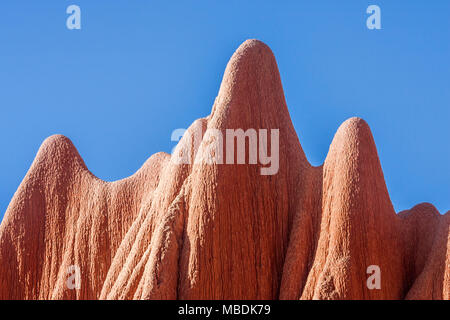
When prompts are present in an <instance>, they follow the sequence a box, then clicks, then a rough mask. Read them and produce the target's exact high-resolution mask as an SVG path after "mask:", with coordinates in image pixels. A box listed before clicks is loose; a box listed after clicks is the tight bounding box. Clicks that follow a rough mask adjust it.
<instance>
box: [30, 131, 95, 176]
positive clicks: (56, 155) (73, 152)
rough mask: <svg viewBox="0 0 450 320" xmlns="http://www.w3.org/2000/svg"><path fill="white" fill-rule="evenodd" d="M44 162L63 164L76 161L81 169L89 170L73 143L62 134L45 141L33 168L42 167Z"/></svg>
mask: <svg viewBox="0 0 450 320" xmlns="http://www.w3.org/2000/svg"><path fill="white" fill-rule="evenodd" d="M43 161H44V162H46V163H47V164H51V163H58V164H63V163H68V162H72V161H75V162H77V163H78V164H79V165H80V166H81V167H83V168H85V169H87V168H86V165H85V163H84V161H83V159H82V158H81V156H80V154H79V153H78V151H77V149H76V148H75V146H74V145H73V143H72V141H71V140H70V139H69V138H67V137H65V136H63V135H61V134H55V135H52V136H50V137H48V138H47V139H45V140H44V142H43V143H42V145H41V147H40V148H39V151H38V153H37V155H36V158H35V161H34V164H33V167H34V166H36V165H40V163H42V162H43Z"/></svg>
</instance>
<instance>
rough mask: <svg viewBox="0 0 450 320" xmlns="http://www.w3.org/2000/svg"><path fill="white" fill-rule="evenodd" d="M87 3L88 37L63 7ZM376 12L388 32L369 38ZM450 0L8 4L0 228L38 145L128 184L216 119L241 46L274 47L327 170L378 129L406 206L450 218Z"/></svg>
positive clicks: (0, 51) (0, 50)
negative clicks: (227, 72) (249, 42)
mask: <svg viewBox="0 0 450 320" xmlns="http://www.w3.org/2000/svg"><path fill="white" fill-rule="evenodd" d="M71 4H76V5H78V6H80V8H81V25H82V29H81V30H68V29H67V28H66V19H67V17H68V15H67V14H66V8H67V7H68V6H69V5H71ZM370 4H376V5H378V6H380V8H381V25H382V30H368V29H367V28H366V19H367V17H368V14H366V8H367V7H368V5H370ZM449 16H450V1H446V0H441V1H438V0H435V1H426V0H421V1H419V0H415V1H400V0H397V1H378V0H377V1H375V0H374V1H332V0H329V1H324V0H320V1H299V0H297V1H262V0H259V1H245V3H244V1H230V0H228V1H220V2H219V1H144V0H141V1H137V0H127V1H125V0H115V1H106V0H103V1H101V0H97V1H92V0H89V1H88V0H73V1H63V0H60V1H32V0H29V1H24V0H15V1H8V2H7V3H6V1H2V2H1V4H0V43H1V46H0V88H1V89H0V150H2V152H3V154H2V156H1V157H0V168H1V169H0V218H1V217H2V216H3V213H4V212H5V210H6V208H7V206H8V204H9V202H10V200H11V198H12V196H13V194H14V192H15V190H16V189H17V187H18V186H19V184H20V182H21V180H22V179H23V177H24V176H25V174H26V172H27V170H28V168H29V166H30V165H31V163H32V161H33V159H34V156H35V154H36V152H37V150H38V148H39V146H40V144H41V143H42V141H43V140H44V139H45V138H46V137H48V136H50V135H52V134H55V133H61V134H64V135H66V136H68V137H69V138H70V139H71V140H72V141H73V142H74V144H75V146H76V147H77V149H78V150H79V152H80V154H81V155H82V157H83V158H84V160H85V162H86V164H87V166H88V167H89V169H90V170H91V171H92V172H93V173H94V174H95V175H97V176H98V177H100V178H102V179H105V180H108V181H112V180H117V179H120V178H124V177H126V176H129V175H131V174H133V173H134V172H135V171H136V170H137V169H138V168H139V167H140V166H141V165H142V164H143V163H144V162H145V160H146V159H147V158H148V157H149V156H150V155H152V154H153V153H155V152H158V151H167V152H169V151H170V150H171V148H172V147H173V146H174V142H171V141H170V134H171V132H172V131H173V130H174V129H176V128H187V127H188V126H189V125H190V124H191V123H192V122H193V121H194V120H195V119H197V118H199V117H203V116H205V115H208V114H209V113H210V110H211V107H212V104H213V101H214V98H215V96H216V94H217V92H218V88H219V85H220V81H221V78H222V75H223V71H224V69H225V66H226V63H227V61H228V59H229V58H230V56H231V55H232V53H233V52H234V50H235V49H236V48H237V47H238V46H239V44H240V43H241V42H243V41H244V40H246V39H248V38H257V39H260V40H262V41H264V42H265V43H267V44H268V45H269V46H270V47H271V48H272V50H273V52H274V54H275V56H276V58H277V62H278V66H279V69H280V73H281V78H282V82H283V86H284V90H285V95H286V100H287V104H288V107H289V111H290V114H291V117H292V121H293V123H294V126H295V128H296V130H297V133H298V135H299V139H300V142H301V144H302V146H303V148H304V150H305V153H306V154H307V157H308V159H309V161H310V162H311V163H312V164H314V165H319V164H321V163H322V162H323V161H324V159H325V156H326V154H327V152H328V147H329V145H330V142H331V140H332V138H333V135H334V133H335V132H336V130H337V128H338V127H339V125H340V124H341V123H342V122H343V121H345V120H346V119H347V118H349V117H352V116H359V117H362V118H364V119H365V120H366V121H367V122H368V123H369V125H370V127H371V129H372V132H373V135H374V138H375V142H376V144H377V148H378V152H379V156H380V159H381V164H382V167H383V170H384V174H385V179H386V183H387V186H388V189H389V192H390V195H391V199H392V201H393V204H394V207H395V208H396V210H397V211H399V210H404V209H408V208H410V207H412V206H414V205H415V204H417V203H420V202H431V203H433V204H434V205H435V206H436V207H437V208H438V209H439V210H440V211H441V213H445V212H446V211H447V210H449V209H450V183H449V182H450V148H449V138H450V126H449V120H450V111H449V110H450V90H449V84H450V59H449V57H450V41H449V39H450V20H449Z"/></svg>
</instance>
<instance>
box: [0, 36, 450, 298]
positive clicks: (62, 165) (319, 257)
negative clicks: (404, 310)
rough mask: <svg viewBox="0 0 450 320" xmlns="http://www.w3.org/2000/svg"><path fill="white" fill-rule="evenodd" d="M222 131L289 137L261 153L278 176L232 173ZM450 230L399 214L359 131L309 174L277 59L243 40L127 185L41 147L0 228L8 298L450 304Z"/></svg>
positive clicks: (350, 129) (350, 130) (430, 215)
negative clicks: (205, 106)
mask: <svg viewBox="0 0 450 320" xmlns="http://www.w3.org/2000/svg"><path fill="white" fill-rule="evenodd" d="M227 129H228V130H230V129H234V130H237V129H243V131H245V132H247V130H249V129H254V130H255V131H256V132H261V130H264V129H266V130H267V131H268V132H269V133H270V130H278V131H277V133H278V136H277V137H278V139H279V140H276V142H277V143H278V146H277V148H275V144H274V142H275V140H274V141H271V139H270V134H269V135H268V138H267V140H266V141H264V143H262V144H259V145H258V147H257V151H258V153H257V156H261V154H260V152H261V150H264V147H266V151H267V152H268V153H270V152H271V153H272V157H276V161H277V166H276V168H275V169H276V170H272V171H270V170H269V171H267V170H266V171H264V168H265V169H267V167H268V164H267V162H266V163H263V162H262V161H256V163H250V161H249V159H250V156H248V155H247V156H246V158H245V160H247V161H245V163H240V164H238V163H234V164H230V163H227V161H226V160H225V159H227V155H228V156H229V157H228V159H233V157H234V154H233V153H232V156H230V152H235V151H236V152H237V149H236V150H235V149H234V147H233V150H230V148H227V143H226V142H225V140H224V141H222V143H220V140H219V139H217V137H216V138H214V137H213V135H211V132H213V133H214V132H216V133H217V132H219V133H223V136H224V137H225V136H226V131H227ZM194 134H196V135H197V137H199V139H197V143H195V141H194V140H195V139H193V136H194ZM257 138H260V136H257ZM244 141H247V142H248V143H249V144H250V139H248V140H244ZM259 143H261V141H259ZM268 145H270V148H269V146H268ZM211 150H213V151H220V150H222V151H223V153H221V152H219V154H214V155H213V156H216V157H217V156H219V155H220V156H221V157H222V160H223V161H222V162H221V161H202V160H205V159H206V160H208V159H210V158H208V157H210V156H211ZM245 150H246V151H248V152H250V147H248V148H247V149H245ZM213 153H214V152H213ZM275 153H276V154H275ZM180 157H181V158H182V157H184V158H185V159H187V160H188V161H183V162H181V163H180V161H177V160H176V159H179V158H180ZM216 160H217V159H216ZM258 160H261V159H258ZM272 160H275V158H273V159H272ZM399 161H401V160H399ZM262 169H263V170H262ZM263 172H266V174H263ZM449 226H450V215H449V213H447V214H445V215H440V214H439V212H437V210H436V209H435V208H434V207H433V206H432V205H430V204H420V205H417V206H416V207H414V208H412V209H411V210H408V211H404V212H401V213H399V214H396V213H395V211H394V209H393V207H392V204H391V201H390V198H389V194H388V192H387V188H386V184H385V181H384V177H383V172H382V169H381V165H380V161H379V159H378V155H377V150H376V146H375V142H374V140H373V137H372V134H371V132H370V128H369V126H368V125H367V123H366V122H365V121H364V120H362V119H359V118H351V119H349V120H347V121H346V122H344V123H343V124H342V125H341V127H340V128H339V130H338V131H337V133H336V135H335V137H334V139H333V141H332V143H331V145H330V150H329V153H328V155H327V158H326V160H325V162H324V164H323V165H322V166H320V167H313V166H311V165H310V164H309V162H308V160H307V159H306V157H305V154H304V153H303V150H302V147H301V145H300V143H299V140H298V137H297V135H296V132H295V130H294V127H293V125H292V122H291V119H290V116H289V112H288V109H287V106H286V102H285V99H284V93H283V88H282V85H281V80H280V76H279V72H278V68H277V64H276V61H275V58H274V56H273V54H272V52H271V50H270V49H269V48H268V47H267V46H266V45H265V44H263V43H262V42H260V41H257V40H248V41H246V42H244V43H243V44H242V45H241V46H240V47H239V48H238V49H237V51H236V52H235V53H234V55H233V56H232V58H231V60H230V61H229V63H228V65H227V68H226V70H225V74H224V77H223V81H222V85H221V87H220V91H219V94H218V96H217V98H216V101H215V103H214V106H213V109H212V112H211V114H210V115H209V116H208V117H206V118H203V119H199V120H197V121H195V122H194V123H193V124H192V125H191V127H190V128H189V129H188V131H187V132H186V133H185V135H184V137H183V138H182V140H181V141H180V142H179V145H178V146H177V148H176V150H175V152H174V154H173V155H168V154H165V153H158V154H155V155H153V156H152V157H150V159H148V160H147V162H146V163H145V164H144V165H143V166H142V168H141V169H140V170H139V171H138V172H136V173H135V174H134V175H133V176H131V177H129V178H126V179H123V180H120V181H116V182H105V181H102V180H100V179H98V178H97V177H95V176H94V175H93V174H92V173H91V172H90V171H89V170H88V169H87V167H86V166H85V164H84V162H83V160H82V158H81V157H80V155H79V154H78V152H77V150H76V149H75V147H74V146H73V144H72V143H71V141H70V140H69V139H68V138H66V137H64V136H60V135H57V136H52V137H50V138H48V139H47V140H45V141H44V143H43V144H42V146H41V148H40V150H39V152H38V154H37V156H36V159H35V160H34V162H33V164H32V166H31V168H30V170H29V171H28V173H27V175H26V176H25V178H24V180H23V181H22V183H21V185H20V187H19V189H18V190H17V192H16V193H15V195H14V197H13V199H12V201H11V203H10V205H9V207H8V209H7V212H6V214H5V217H4V219H3V221H2V223H1V226H0V299H405V298H406V299H449V298H450V233H449ZM374 266H375V269H373V268H374ZM368 270H375V271H374V273H373V274H372V273H371V272H368Z"/></svg>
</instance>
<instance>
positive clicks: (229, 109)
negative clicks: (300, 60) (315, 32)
mask: <svg viewBox="0 0 450 320" xmlns="http://www.w3.org/2000/svg"><path fill="white" fill-rule="evenodd" d="M211 119H212V120H213V124H214V125H218V126H219V127H220V125H222V124H224V122H225V123H226V124H227V125H228V127H229V128H233V127H234V126H236V127H248V128H250V127H253V128H258V127H261V126H264V125H266V126H267V125H269V124H270V125H279V126H282V125H286V124H287V123H289V124H290V125H289V126H290V127H292V124H291V123H290V117H289V113H288V111H287V107H286V102H285V100H284V93H283V87H282V84H281V79H280V75H279V71H278V66H277V63H276V61H275V57H274V55H273V53H272V51H271V50H270V48H269V47H268V46H267V45H265V44H264V43H263V42H261V41H258V40H247V41H245V42H244V43H243V44H241V45H240V47H239V48H238V49H237V50H236V52H235V53H234V54H233V56H232V57H231V59H230V61H229V62H228V65H227V67H226V70H225V74H224V76H223V80H222V84H221V86H220V91H219V95H218V97H217V99H216V102H215V105H214V108H213V111H212V114H211ZM216 127H217V126H216Z"/></svg>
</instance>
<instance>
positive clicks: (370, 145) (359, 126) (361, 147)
mask: <svg viewBox="0 0 450 320" xmlns="http://www.w3.org/2000/svg"><path fill="white" fill-rule="evenodd" d="M338 150H339V151H338ZM333 151H338V152H344V151H345V152H344V154H346V155H347V156H350V157H354V156H356V155H359V156H364V157H365V158H367V157H369V158H375V159H376V160H377V161H378V153H377V150H376V147H375V142H374V140H373V136H372V132H371V131H370V127H369V125H368V124H367V122H366V121H364V120H363V119H361V118H358V117H353V118H350V119H348V120H346V121H345V122H344V123H343V124H341V126H340V127H339V129H338V130H337V132H336V134H335V136H334V138H333V142H332V143H331V146H330V152H329V155H332V154H333V153H334V152H333ZM366 160H367V159H366Z"/></svg>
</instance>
